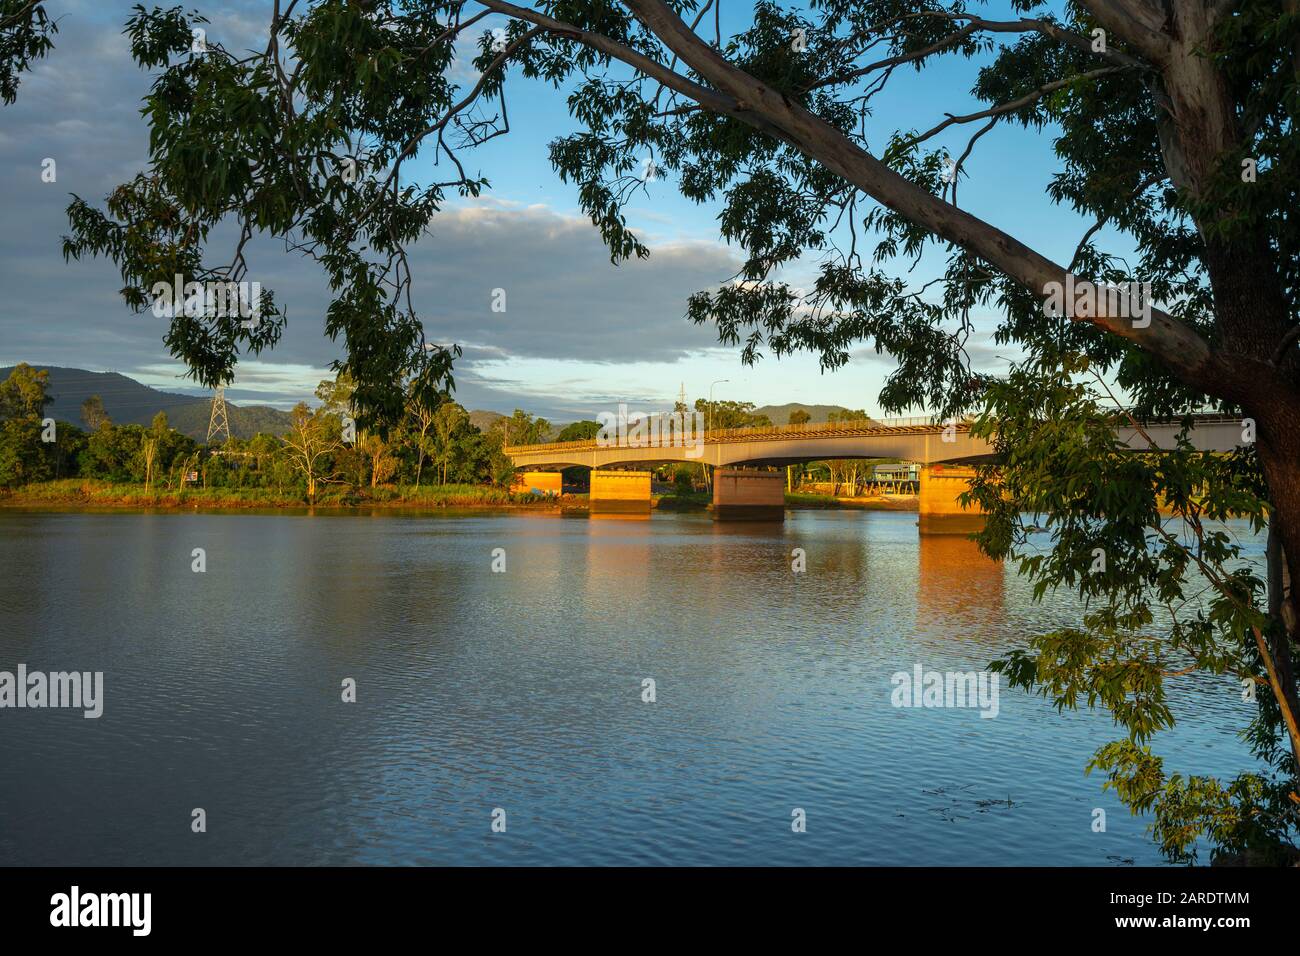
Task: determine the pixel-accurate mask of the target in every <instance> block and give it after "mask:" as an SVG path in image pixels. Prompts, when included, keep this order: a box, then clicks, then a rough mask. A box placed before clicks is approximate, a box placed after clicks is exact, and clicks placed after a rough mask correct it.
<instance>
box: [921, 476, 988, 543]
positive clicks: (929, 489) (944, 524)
mask: <svg viewBox="0 0 1300 956" xmlns="http://www.w3.org/2000/svg"><path fill="white" fill-rule="evenodd" d="M974 477H975V469H974V468H968V467H966V466H964V465H926V466H924V467H923V468H922V469H921V488H920V493H919V495H918V496H917V506H918V507H917V511H918V518H917V522H916V524H917V527H918V528H919V529H920V531H921V534H971V533H972V532H975V531H982V530H984V512H983V511H982V510H981V509H980V508H979V507H978V506H976V505H972V506H971V507H970V508H963V507H962V506H961V503H960V502H958V500H957V496H958V495H960V494H963V493H964V492H966V491H968V490H969V489H970V482H971V479H972V478H974Z"/></svg>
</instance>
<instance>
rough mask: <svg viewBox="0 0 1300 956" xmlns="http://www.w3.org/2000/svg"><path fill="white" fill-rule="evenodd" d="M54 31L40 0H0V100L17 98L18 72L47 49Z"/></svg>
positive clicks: (54, 23) (46, 51) (25, 68)
mask: <svg viewBox="0 0 1300 956" xmlns="http://www.w3.org/2000/svg"><path fill="white" fill-rule="evenodd" d="M58 32H59V25H58V23H57V22H56V21H55V20H53V19H52V18H51V17H50V15H49V14H48V13H47V12H46V10H45V4H44V3H42V2H40V0H0V100H2V101H4V102H5V103H12V102H13V101H14V100H15V99H17V97H18V84H19V82H20V79H21V78H20V76H19V74H21V73H24V72H26V71H27V70H30V69H31V67H32V64H33V63H35V62H36V61H37V60H39V59H41V57H43V56H45V55H46V54H47V53H49V52H50V50H51V49H52V48H53V46H54V34H56V33H58Z"/></svg>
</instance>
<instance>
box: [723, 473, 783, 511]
mask: <svg viewBox="0 0 1300 956" xmlns="http://www.w3.org/2000/svg"><path fill="white" fill-rule="evenodd" d="M713 517H714V519H715V520H717V521H737V520H741V521H743V520H750V521H755V520H756V521H784V520H785V474H784V473H783V472H780V471H746V470H745V469H743V468H718V469H717V470H715V471H714V472H713Z"/></svg>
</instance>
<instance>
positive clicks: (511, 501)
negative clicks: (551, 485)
mask: <svg viewBox="0 0 1300 956" xmlns="http://www.w3.org/2000/svg"><path fill="white" fill-rule="evenodd" d="M711 500H712V498H711V496H710V495H709V494H708V492H695V491H693V492H687V493H674V494H663V495H655V496H654V497H653V498H652V502H651V504H652V507H653V508H654V509H656V510H660V511H706V510H708V507H709V504H710V502H711ZM785 503H786V507H788V508H810V509H827V508H834V509H851V510H868V511H915V510H916V499H915V498H905V497H891V498H835V497H831V496H830V495H809V494H798V493H787V494H786V496H785ZM587 504H588V501H587V496H586V495H573V494H566V495H561V496H559V497H555V496H552V495H534V494H528V493H518V492H511V491H508V490H506V489H504V488H497V487H494V486H491V485H425V486H421V487H419V488H416V487H414V486H384V487H380V488H345V487H342V486H326V487H325V488H324V489H323V490H322V491H321V492H320V493H319V494H318V495H317V496H316V500H315V501H314V502H309V501H308V500H307V498H306V496H305V495H303V494H302V493H300V492H297V491H283V492H281V491H276V490H274V489H271V488H193V487H187V488H186V489H185V490H184V491H178V490H176V489H171V490H168V489H166V488H164V489H161V490H159V489H157V488H151V489H149V491H147V492H146V491H145V487H144V485H143V484H126V483H116V482H109V481H96V480H86V479H81V478H72V479H65V480H63V481H46V482H38V483H34V484H30V485H22V486H19V487H17V488H12V489H3V490H0V508H21V509H33V508H36V509H39V508H42V507H57V508H81V507H84V508H94V509H116V508H120V509H122V510H138V509H141V508H149V509H164V510H166V509H176V510H181V509H184V510H193V509H196V508H197V509H202V510H205V511H206V510H230V511H253V510H275V509H299V508H305V507H316V508H337V509H344V510H347V509H361V508H364V509H374V508H394V509H398V508H402V509H440V508H456V509H465V508H491V509H494V510H500V509H524V510H533V511H536V510H543V511H544V510H548V509H559V508H564V509H582V508H586V507H587Z"/></svg>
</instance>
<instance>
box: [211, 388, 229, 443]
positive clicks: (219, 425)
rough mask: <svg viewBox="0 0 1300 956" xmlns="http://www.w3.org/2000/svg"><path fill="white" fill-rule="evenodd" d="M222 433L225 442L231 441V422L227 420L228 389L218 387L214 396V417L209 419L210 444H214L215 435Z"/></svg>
mask: <svg viewBox="0 0 1300 956" xmlns="http://www.w3.org/2000/svg"><path fill="white" fill-rule="evenodd" d="M222 432H225V435H226V437H225V439H224V441H230V421H229V419H227V418H226V389H225V387H224V386H222V385H218V386H217V390H216V392H214V393H213V395H212V415H211V416H210V417H209V418H208V444H209V445H211V444H212V436H213V435H220V434H221V433H222Z"/></svg>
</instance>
